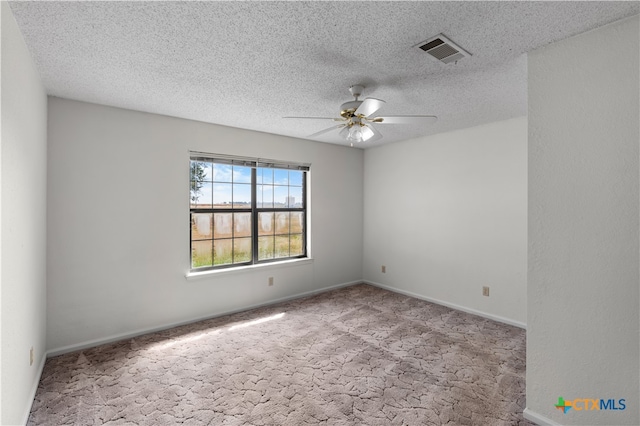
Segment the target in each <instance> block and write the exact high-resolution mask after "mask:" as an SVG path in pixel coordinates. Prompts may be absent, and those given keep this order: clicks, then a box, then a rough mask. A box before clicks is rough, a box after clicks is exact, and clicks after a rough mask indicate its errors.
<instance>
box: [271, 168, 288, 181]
mask: <svg viewBox="0 0 640 426" xmlns="http://www.w3.org/2000/svg"><path fill="white" fill-rule="evenodd" d="M273 179H274V180H273V183H275V184H276V185H289V170H283V169H273Z"/></svg>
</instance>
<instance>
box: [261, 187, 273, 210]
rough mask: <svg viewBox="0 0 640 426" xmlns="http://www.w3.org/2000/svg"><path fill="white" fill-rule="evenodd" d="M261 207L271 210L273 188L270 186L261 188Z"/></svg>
mask: <svg viewBox="0 0 640 426" xmlns="http://www.w3.org/2000/svg"><path fill="white" fill-rule="evenodd" d="M262 206H263V207H264V208H267V209H269V208H273V186H272V185H263V186H262Z"/></svg>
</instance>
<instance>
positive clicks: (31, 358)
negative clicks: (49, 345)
mask: <svg viewBox="0 0 640 426" xmlns="http://www.w3.org/2000/svg"><path fill="white" fill-rule="evenodd" d="M29 365H33V346H31V350H30V351H29Z"/></svg>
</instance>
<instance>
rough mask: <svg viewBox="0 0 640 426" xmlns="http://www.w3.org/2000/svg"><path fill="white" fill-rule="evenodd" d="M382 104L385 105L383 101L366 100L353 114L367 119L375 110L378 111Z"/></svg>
mask: <svg viewBox="0 0 640 426" xmlns="http://www.w3.org/2000/svg"><path fill="white" fill-rule="evenodd" d="M384 104H385V101H383V100H380V99H375V98H367V99H365V100H364V101H362V104H360V106H359V107H358V109H357V110H356V112H355V113H354V114H355V115H361V116H363V117H368V116H370V115H371V114H373V113H374V112H376V111H377V110H379V109H380V108H381V107H382V105H384Z"/></svg>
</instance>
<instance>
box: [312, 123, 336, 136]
mask: <svg viewBox="0 0 640 426" xmlns="http://www.w3.org/2000/svg"><path fill="white" fill-rule="evenodd" d="M344 126H345V125H344V124H338V125H337V126H333V127H329V128H328V129H324V130H320V131H319V132H316V133H314V134H312V135H309V136H307V137H308V138H315V137H316V136H320V135H323V134H325V133H328V132H330V131H332V130H335V129H339V128H340V127H344Z"/></svg>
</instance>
